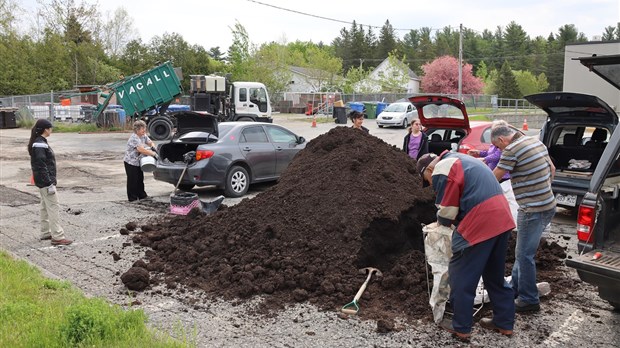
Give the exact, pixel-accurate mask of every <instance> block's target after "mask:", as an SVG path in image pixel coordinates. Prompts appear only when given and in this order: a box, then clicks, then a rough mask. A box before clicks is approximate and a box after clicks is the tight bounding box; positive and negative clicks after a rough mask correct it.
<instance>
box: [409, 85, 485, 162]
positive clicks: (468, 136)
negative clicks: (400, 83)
mask: <svg viewBox="0 0 620 348" xmlns="http://www.w3.org/2000/svg"><path fill="white" fill-rule="evenodd" d="M409 101H410V102H411V103H412V104H413V105H415V107H416V109H418V117H419V118H420V122H421V123H422V126H423V127H424V133H426V135H428V140H429V143H428V149H429V152H432V153H435V154H437V155H439V154H441V153H442V152H443V151H444V150H452V149H456V150H457V151H458V152H462V153H467V151H469V150H488V149H489V147H490V146H491V122H489V121H474V122H469V117H468V116H467V110H466V108H465V104H464V103H463V102H462V101H460V100H458V99H453V98H449V97H444V96H437V95H428V96H419V97H411V98H409Z"/></svg>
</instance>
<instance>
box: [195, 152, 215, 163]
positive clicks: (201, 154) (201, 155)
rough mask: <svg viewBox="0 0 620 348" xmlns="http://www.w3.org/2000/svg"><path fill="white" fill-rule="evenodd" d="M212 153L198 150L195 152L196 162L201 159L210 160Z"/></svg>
mask: <svg viewBox="0 0 620 348" xmlns="http://www.w3.org/2000/svg"><path fill="white" fill-rule="evenodd" d="M213 154H214V152H213V151H211V150H198V151H196V161H200V160H201V159H207V158H211V156H213Z"/></svg>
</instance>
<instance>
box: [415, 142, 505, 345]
mask: <svg viewBox="0 0 620 348" xmlns="http://www.w3.org/2000/svg"><path fill="white" fill-rule="evenodd" d="M416 170H417V171H418V173H420V175H421V176H422V185H423V186H428V185H432V186H433V190H434V191H435V194H436V198H435V204H436V205H437V207H438V210H437V223H438V224H441V225H443V226H451V225H455V226H456V228H455V229H454V230H453V232H452V247H451V249H452V257H451V259H450V264H449V266H448V274H449V278H450V280H449V282H450V303H451V304H452V308H453V310H454V316H453V317H452V321H450V320H447V319H444V320H443V321H442V322H441V323H440V326H441V328H443V329H445V330H447V331H448V332H450V333H452V334H453V335H454V336H455V337H456V338H458V339H459V340H461V341H469V339H470V337H471V330H472V325H473V319H472V315H473V306H474V298H475V296H476V288H477V286H478V282H479V280H480V277H481V276H482V280H483V282H484V287H485V289H486V290H487V291H488V293H489V297H490V298H491V303H492V305H493V317H492V318H482V319H480V326H482V327H483V328H485V329H489V330H493V331H497V332H499V333H501V334H502V335H505V336H512V334H513V327H514V321H515V318H514V316H515V304H514V292H513V290H512V288H511V287H509V286H507V284H506V282H505V281H504V270H505V267H506V252H507V249H508V238H509V236H510V233H511V231H512V229H514V228H515V222H514V220H513V219H512V215H511V214H510V208H509V206H508V202H507V201H506V198H505V197H504V195H503V192H502V188H501V187H500V186H499V183H498V181H497V179H496V178H495V175H494V174H493V172H492V171H490V170H489V169H488V168H487V167H486V166H485V165H484V164H482V163H481V161H479V160H477V159H475V158H473V157H471V156H468V155H465V154H462V153H451V152H448V151H444V152H443V153H442V154H441V155H440V156H436V155H435V154H432V153H429V154H426V155H424V156H422V157H420V159H419V160H418V162H417V164H416ZM489 217H493V218H489Z"/></svg>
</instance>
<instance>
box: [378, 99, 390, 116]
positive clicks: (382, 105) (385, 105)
mask: <svg viewBox="0 0 620 348" xmlns="http://www.w3.org/2000/svg"><path fill="white" fill-rule="evenodd" d="M387 106H388V103H382V102H378V103H377V116H379V114H380V113H382V112H383V110H385V108H387Z"/></svg>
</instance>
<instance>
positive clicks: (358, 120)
mask: <svg viewBox="0 0 620 348" xmlns="http://www.w3.org/2000/svg"><path fill="white" fill-rule="evenodd" d="M349 119H351V122H353V126H351V128H355V129H360V130H363V131H364V132H366V133H370V131H369V130H368V128H366V127H364V126H362V123H364V114H363V113H361V112H359V111H356V110H352V111H351V112H349Z"/></svg>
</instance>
